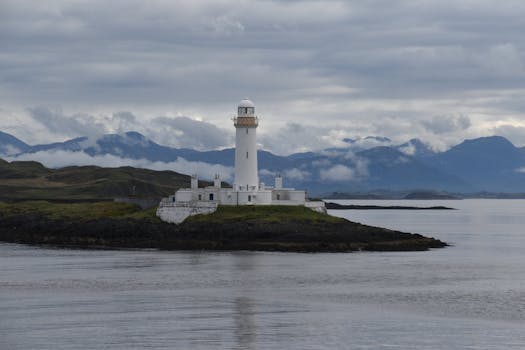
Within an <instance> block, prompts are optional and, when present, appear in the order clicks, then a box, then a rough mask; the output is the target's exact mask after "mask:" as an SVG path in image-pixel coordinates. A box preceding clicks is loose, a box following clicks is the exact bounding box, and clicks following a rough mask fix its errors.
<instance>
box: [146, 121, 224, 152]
mask: <svg viewBox="0 0 525 350" xmlns="http://www.w3.org/2000/svg"><path fill="white" fill-rule="evenodd" d="M151 122H152V126H153V129H156V131H155V130H152V129H150V133H151V134H153V135H154V137H155V139H156V140H158V141H159V142H163V143H165V144H170V145H172V146H175V147H191V148H194V149H198V150H210V149H217V148H221V147H226V146H231V145H232V144H233V130H231V131H227V130H224V129H221V128H218V127H217V126H216V125H214V124H211V123H208V122H204V121H198V120H194V119H191V118H188V117H176V118H168V117H157V118H154V119H153V120H152V121H151ZM232 129H233V128H232Z"/></svg>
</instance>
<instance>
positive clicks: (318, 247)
mask: <svg viewBox="0 0 525 350" xmlns="http://www.w3.org/2000/svg"><path fill="white" fill-rule="evenodd" d="M155 209H156V208H151V209H148V210H142V209H140V207H138V206H136V205H133V204H129V203H115V202H94V203H93V202H92V203H50V202H47V201H31V202H17V203H0V241H3V242H11V243H23V244H37V245H51V246H58V247H72V248H90V249H92V248H98V249H133V248H141V249H143V248H150V249H151V248H153V249H161V250H252V251H281V252H353V251H420V250H428V249H430V248H442V247H445V246H446V245H447V244H446V243H444V242H442V241H440V240H437V239H434V238H429V237H424V236H422V235H419V234H411V233H405V232H399V231H394V230H389V229H385V228H379V227H373V226H367V225H362V224H359V223H355V222H351V221H348V220H346V219H342V218H338V217H334V216H330V215H327V214H322V213H318V212H314V211H312V210H310V209H308V208H305V207H301V206H271V205H270V206H238V207H236V206H219V208H218V209H217V211H216V212H214V213H213V214H209V215H196V216H193V217H190V218H188V219H187V220H185V221H184V222H183V223H181V224H180V225H174V224H168V223H165V222H162V221H160V220H159V219H158V218H157V217H156V216H155Z"/></svg>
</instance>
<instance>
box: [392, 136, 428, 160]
mask: <svg viewBox="0 0 525 350" xmlns="http://www.w3.org/2000/svg"><path fill="white" fill-rule="evenodd" d="M395 148H396V149H397V150H398V151H401V152H403V153H405V154H408V155H411V156H414V157H417V158H424V157H430V156H432V155H434V154H435V152H434V150H433V149H432V148H431V147H430V146H429V145H427V144H425V143H423V142H422V141H421V140H420V139H411V140H410V141H408V142H405V143H402V144H400V145H398V146H395Z"/></svg>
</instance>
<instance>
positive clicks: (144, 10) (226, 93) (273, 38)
mask: <svg viewBox="0 0 525 350" xmlns="http://www.w3.org/2000/svg"><path fill="white" fill-rule="evenodd" d="M524 16H525V2H523V1H515V0H506V1H500V2H496V1H493V0H490V1H489V0H462V1H457V0H454V1H452V0H435V1H434V0H396V1H390V0H367V1H327V0H322V1H316V0H303V1H295V0H282V1H272V0H264V1H250V0H209V1H208V0H187V1H177V0H169V1H168V0H165V1H163V0H151V1H135V0H127V1H121V0H112V1H110V2H108V1H99V0H89V1H88V0H82V1H77V0H56V1H55V0H45V1H30V0H1V1H0V130H1V131H4V132H8V133H11V134H13V135H15V136H17V137H19V138H21V139H22V140H24V141H25V142H27V143H30V144H36V143H47V142H53V141H63V140H66V139H70V138H73V137H77V136H84V135H86V136H96V135H101V134H104V133H121V132H125V131H130V130H135V131H139V132H141V133H143V134H144V135H146V136H147V137H149V138H151V139H152V140H154V141H156V142H158V143H160V144H164V145H169V146H174V147H189V148H195V149H199V150H207V149H220V148H224V147H230V146H232V145H233V142H234V139H233V133H234V129H233V125H232V122H231V120H230V118H231V117H232V116H233V115H234V113H235V110H236V105H237V103H238V101H240V100H241V99H243V98H245V97H249V98H250V99H252V100H253V101H254V102H255V104H256V113H257V114H258V115H259V117H260V118H261V119H260V124H259V125H260V126H259V129H258V133H259V134H258V142H259V143H260V147H261V148H264V149H266V150H270V151H272V152H275V153H277V154H289V153H293V152H298V151H308V150H320V149H324V148H328V147H337V146H341V145H342V144H343V139H344V138H347V137H349V138H356V137H365V136H369V135H374V136H384V137H389V138H391V139H392V140H393V141H394V142H399V143H402V142H404V141H407V140H409V139H411V138H420V139H422V140H423V141H424V142H426V143H429V144H430V145H432V146H433V147H434V148H435V149H436V150H444V149H447V148H448V147H450V146H451V145H454V144H457V143H459V142H461V141H462V140H463V139H468V138H475V137H480V136H487V135H501V136H505V137H507V138H509V140H511V141H512V142H513V143H514V144H516V145H518V146H523V145H525V113H524V108H525V102H524V101H525V79H524V78H525V61H524V55H525V42H524V41H525V37H524V36H523V33H524V32H525V21H523V18H524Z"/></svg>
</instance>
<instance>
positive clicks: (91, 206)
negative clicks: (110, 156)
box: [0, 201, 151, 220]
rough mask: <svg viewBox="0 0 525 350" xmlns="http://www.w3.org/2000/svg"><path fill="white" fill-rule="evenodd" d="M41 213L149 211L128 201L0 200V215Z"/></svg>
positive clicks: (86, 216)
mask: <svg viewBox="0 0 525 350" xmlns="http://www.w3.org/2000/svg"><path fill="white" fill-rule="evenodd" d="M31 213H34V214H42V215H44V216H46V217H48V218H50V219H83V220H90V219H101V218H119V217H135V218H141V217H148V216H150V215H151V213H150V212H149V211H148V210H146V211H143V210H141V209H140V207H138V206H136V205H134V204H129V203H116V202H95V203H67V204H66V203H50V202H46V201H28V202H18V203H4V202H0V215H2V216H14V215H20V214H31Z"/></svg>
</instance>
